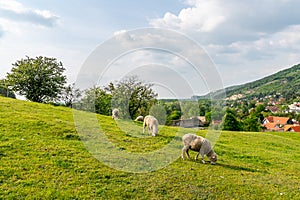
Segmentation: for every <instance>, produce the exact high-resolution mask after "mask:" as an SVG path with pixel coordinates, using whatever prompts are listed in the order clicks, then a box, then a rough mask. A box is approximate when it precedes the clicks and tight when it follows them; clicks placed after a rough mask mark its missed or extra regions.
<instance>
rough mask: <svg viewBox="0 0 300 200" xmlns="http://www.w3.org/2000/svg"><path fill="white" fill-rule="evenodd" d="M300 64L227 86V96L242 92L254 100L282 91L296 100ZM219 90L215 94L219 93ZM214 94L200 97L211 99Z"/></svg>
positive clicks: (285, 96)
mask: <svg viewBox="0 0 300 200" xmlns="http://www.w3.org/2000/svg"><path fill="white" fill-rule="evenodd" d="M299 88H300V64H298V65H294V66H292V67H290V68H288V69H285V70H282V71H279V72H277V73H275V74H272V75H270V76H266V77H264V78H262V79H259V80H256V81H252V82H249V83H245V84H242V85H235V86H231V87H227V88H225V91H226V96H227V97H231V96H232V95H238V94H242V95H243V98H244V99H248V100H252V99H253V98H254V97H258V98H261V97H265V96H269V95H276V94H278V93H280V94H281V95H282V96H283V97H284V98H287V100H294V99H296V98H297V97H299V96H300V92H299ZM219 92H221V93H222V92H223V91H217V92H215V93H214V95H218V93H219ZM211 95H212V94H211V93H209V94H207V95H205V96H200V97H198V98H199V99H209V98H210V96H211Z"/></svg>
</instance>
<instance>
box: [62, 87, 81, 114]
mask: <svg viewBox="0 0 300 200" xmlns="http://www.w3.org/2000/svg"><path fill="white" fill-rule="evenodd" d="M80 96H81V91H80V90H79V89H78V88H75V84H74V83H73V84H69V85H67V86H65V87H64V89H63V91H62V94H61V100H62V101H63V102H64V105H65V106H67V107H70V108H72V107H73V103H74V101H78V98H79V97H80Z"/></svg>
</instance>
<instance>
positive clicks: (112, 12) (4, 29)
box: [0, 0, 300, 93]
mask: <svg viewBox="0 0 300 200" xmlns="http://www.w3.org/2000/svg"><path fill="white" fill-rule="evenodd" d="M299 7H300V2H299V1H297V0H273V1H271V0H260V1H258V0H252V1H238V0H228V1H222V0H146V1H137V0H131V1H120V0H119V1H116V0H110V1H106V0H105V1H104V0H100V1H97V0H87V1H83V0H72V1H58V0H51V1H50V0H42V1H41V0H0V55H1V56H0V78H4V77H5V75H6V73H7V72H9V71H10V69H11V67H12V66H11V64H12V63H14V62H15V61H16V60H18V59H21V58H24V57H25V56H26V55H28V56H29V57H35V56H39V55H42V56H48V57H55V58H57V59H58V60H60V61H62V62H63V64H64V66H65V68H66V69H67V70H66V74H67V76H68V79H69V81H70V82H74V81H75V80H76V77H77V74H78V72H79V70H80V68H81V66H82V64H83V63H84V61H85V60H86V59H87V58H88V56H89V55H90V53H91V52H92V51H93V50H94V49H95V48H96V47H97V46H98V45H100V44H101V43H103V42H104V41H106V40H108V39H109V38H111V37H113V36H114V35H115V33H117V32H120V31H121V32H122V30H123V31H124V30H132V29H137V28H144V27H156V28H167V29H170V30H175V31H178V32H180V33H182V34H185V35H187V36H188V37H190V38H191V39H193V40H195V41H196V42H198V44H199V45H200V46H201V47H203V48H204V49H205V51H206V52H207V54H208V56H209V57H210V58H211V59H212V61H213V62H214V63H215V66H216V68H217V69H218V71H219V73H220V75H221V78H222V80H223V83H224V85H225V86H229V85H234V84H240V83H245V82H249V81H252V80H255V79H258V78H261V77H263V76H266V75H269V74H272V73H274V72H277V71H279V70H281V69H284V68H287V67H290V66H292V65H294V64H298V63H300V34H299V32H300V13H299V12H298V10H297V9H298V8H299ZM138 56H141V54H139V55H138ZM129 60H134V59H127V62H129ZM151 62H153V60H151ZM156 62H159V60H157V61H156ZM138 64H139V65H140V63H138ZM143 64H144V63H143ZM161 64H166V63H161ZM173 64H174V63H173ZM123 68H124V67H123ZM182 70H183V71H184V67H183V69H182ZM120 71H122V67H120ZM186 73H189V71H188V69H187V71H186ZM114 78H115V77H112V80H111V81H113V79H114ZM197 93H201V91H197Z"/></svg>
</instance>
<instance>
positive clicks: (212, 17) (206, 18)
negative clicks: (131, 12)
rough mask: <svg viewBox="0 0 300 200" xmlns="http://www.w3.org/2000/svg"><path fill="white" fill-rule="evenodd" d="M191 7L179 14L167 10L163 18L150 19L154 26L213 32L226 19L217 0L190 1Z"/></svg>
mask: <svg viewBox="0 0 300 200" xmlns="http://www.w3.org/2000/svg"><path fill="white" fill-rule="evenodd" d="M188 4H189V5H191V7H189V8H185V9H182V10H181V11H180V13H179V14H178V15H175V14H172V13H169V12H167V13H166V14H165V15H164V17H163V18H158V19H152V20H150V25H152V26H154V27H164V28H173V29H178V28H179V29H180V30H190V29H192V30H196V31H200V32H211V31H213V30H214V29H215V28H216V27H217V26H218V25H220V24H221V23H222V22H224V21H225V19H226V16H225V12H224V10H223V9H222V7H221V6H220V5H219V2H218V1H216V0H210V1H207V0H200V1H189V2H188Z"/></svg>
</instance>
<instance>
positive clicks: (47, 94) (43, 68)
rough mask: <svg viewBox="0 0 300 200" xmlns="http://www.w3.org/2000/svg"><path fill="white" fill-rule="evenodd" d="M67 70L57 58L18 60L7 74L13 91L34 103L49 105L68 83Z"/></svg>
mask: <svg viewBox="0 0 300 200" xmlns="http://www.w3.org/2000/svg"><path fill="white" fill-rule="evenodd" d="M64 71H65V68H64V67H63V65H62V63H61V62H58V61H57V60H56V59H55V58H47V57H42V56H39V57H36V58H29V57H28V56H27V57H26V58H25V59H21V60H18V61H17V62H16V63H14V64H13V68H12V70H11V73H8V74H7V77H6V79H7V82H8V85H9V86H11V87H12V90H13V91H16V92H18V93H19V94H20V95H25V97H26V98H27V99H28V100H30V101H34V102H39V103H47V102H51V101H54V100H57V99H58V98H59V95H60V94H61V91H62V90H63V88H64V84H65V83H66V76H64V75H63V72H64Z"/></svg>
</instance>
